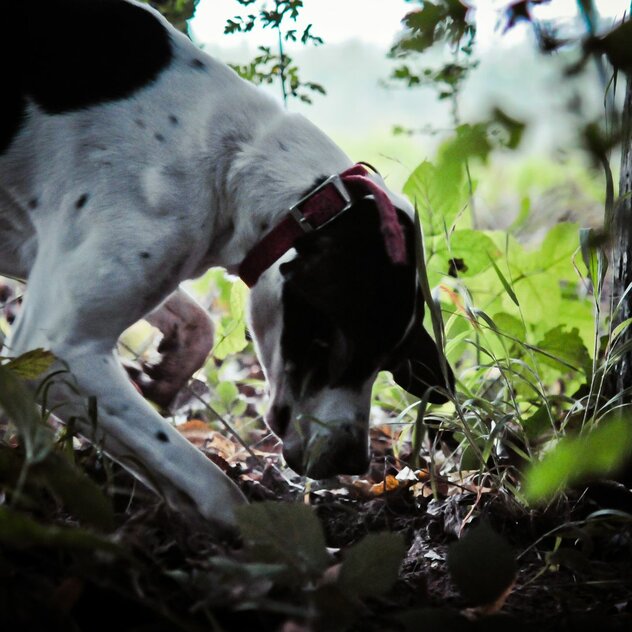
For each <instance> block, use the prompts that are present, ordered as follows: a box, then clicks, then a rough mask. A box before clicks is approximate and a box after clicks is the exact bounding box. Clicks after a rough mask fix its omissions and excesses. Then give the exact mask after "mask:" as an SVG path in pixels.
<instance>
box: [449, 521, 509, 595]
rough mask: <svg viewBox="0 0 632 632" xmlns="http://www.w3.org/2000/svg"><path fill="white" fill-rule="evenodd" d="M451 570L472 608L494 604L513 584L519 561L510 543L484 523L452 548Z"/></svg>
mask: <svg viewBox="0 0 632 632" xmlns="http://www.w3.org/2000/svg"><path fill="white" fill-rule="evenodd" d="M448 570H449V571H450V576H451V577H452V580H453V581H454V583H455V584H456V586H457V587H458V589H459V591H460V592H461V594H462V595H463V597H465V599H467V600H468V602H469V603H470V605H473V606H481V605H485V604H491V603H493V602H494V601H496V599H498V598H499V597H500V596H501V595H502V594H503V593H504V592H505V591H506V590H507V589H508V588H509V587H510V586H511V584H512V583H513V581H514V579H515V577H516V572H517V566H516V559H515V556H514V554H513V551H512V550H511V547H510V546H509V545H508V544H507V542H506V541H505V540H504V538H502V537H501V536H499V535H498V534H497V533H496V532H495V531H493V529H492V528H491V527H490V526H489V525H488V524H487V523H486V522H483V523H481V524H479V525H477V526H476V527H474V528H473V529H470V530H469V531H468V532H467V533H466V534H465V536H464V537H463V538H461V539H460V540H459V541H458V542H456V543H455V544H452V545H451V546H450V549H449V551H448Z"/></svg>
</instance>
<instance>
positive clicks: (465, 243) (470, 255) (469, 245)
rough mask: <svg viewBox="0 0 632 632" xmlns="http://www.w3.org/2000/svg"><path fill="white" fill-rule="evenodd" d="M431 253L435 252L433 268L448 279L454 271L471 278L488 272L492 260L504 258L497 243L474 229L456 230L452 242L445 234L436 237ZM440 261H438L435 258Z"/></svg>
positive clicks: (430, 263) (432, 261) (432, 258)
mask: <svg viewBox="0 0 632 632" xmlns="http://www.w3.org/2000/svg"><path fill="white" fill-rule="evenodd" d="M429 250H430V251H431V252H433V256H432V257H431V259H430V262H429V265H431V266H432V270H433V272H439V270H441V271H442V272H443V276H447V275H448V274H449V273H450V272H452V273H453V274H452V275H453V276H454V271H456V272H458V276H460V277H470V276H474V275H475V274H479V273H480V272H482V271H483V270H486V269H487V268H489V266H490V265H491V262H490V259H495V258H497V257H498V256H499V255H500V251H499V250H498V248H497V247H496V245H495V244H494V242H493V241H492V240H491V239H490V238H489V237H488V236H487V235H486V234H485V233H484V232H482V231H479V230H472V229H462V230H455V231H454V232H453V233H452V234H451V235H450V240H449V243H448V241H447V240H446V239H445V237H444V236H443V235H438V236H436V237H434V238H432V244H430V247H429ZM435 258H436V259H435Z"/></svg>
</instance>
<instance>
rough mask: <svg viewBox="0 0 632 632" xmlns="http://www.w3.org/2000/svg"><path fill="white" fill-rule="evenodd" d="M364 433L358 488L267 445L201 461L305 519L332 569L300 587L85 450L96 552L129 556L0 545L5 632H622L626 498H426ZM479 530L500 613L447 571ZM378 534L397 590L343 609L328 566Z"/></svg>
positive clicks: (424, 484) (483, 485) (43, 505)
mask: <svg viewBox="0 0 632 632" xmlns="http://www.w3.org/2000/svg"><path fill="white" fill-rule="evenodd" d="M206 428H207V430H206V431H205V430H204V427H203V426H201V425H200V423H199V422H197V423H193V424H191V422H189V424H188V426H187V425H185V427H184V430H183V431H184V432H189V433H193V431H194V430H195V433H197V434H196V435H195V442H197V443H198V444H199V445H202V446H204V445H206V446H207V447H208V446H209V445H215V446H216V447H217V445H219V443H218V440H219V436H220V435H218V433H217V432H216V431H214V430H209V429H208V427H206ZM204 432H206V433H207V434H206V436H205V435H204ZM372 432H373V435H372V439H373V441H372V443H373V446H374V451H375V458H374V461H373V464H372V468H371V473H370V475H369V476H368V477H365V478H362V479H358V478H356V479H353V478H351V477H347V478H342V479H336V480H335V481H328V482H327V483H326V484H316V483H313V482H312V483H311V486H306V485H305V481H304V480H302V479H299V478H297V477H295V476H293V475H292V473H291V472H290V471H289V470H285V469H283V467H282V464H281V460H280V457H279V456H278V454H277V453H276V448H275V447H274V446H273V445H272V444H271V443H270V441H269V440H268V443H269V445H267V444H266V441H265V440H263V441H260V442H259V447H258V449H257V450H256V451H255V453H254V455H248V456H245V457H244V456H238V455H239V446H237V445H234V446H233V447H234V449H235V452H234V453H233V455H232V457H233V458H231V459H230V460H231V461H232V464H229V461H228V460H225V459H224V458H223V457H222V456H220V455H218V452H217V450H210V449H209V450H207V453H208V455H209V458H212V459H213V460H214V461H215V462H216V463H218V464H219V465H220V466H221V467H223V468H224V469H225V471H226V472H227V474H229V476H231V477H232V478H233V479H234V480H236V481H237V482H238V483H239V485H240V486H241V488H242V489H243V491H244V492H245V494H246V495H247V496H248V497H249V499H250V500H251V501H252V502H253V503H254V502H260V501H268V502H269V501H275V502H279V503H284V504H287V503H293V504H309V505H310V506H311V507H313V511H314V513H315V514H316V516H317V517H318V520H319V521H320V524H321V526H322V529H323V531H324V533H325V539H326V544H327V546H328V547H330V549H329V555H330V562H329V566H330V568H329V569H327V571H325V573H324V574H323V577H322V578H321V579H319V580H317V581H316V582H315V583H314V582H311V583H310V582H309V581H306V582H303V583H302V584H300V583H299V584H296V585H292V584H288V583H287V582H277V581H276V580H274V579H273V580H271V579H270V576H266V575H265V573H263V574H260V575H257V574H256V573H254V574H252V569H253V568H254V567H247V566H245V565H247V563H248V561H249V558H248V547H245V546H244V542H243V541H242V540H241V539H240V538H239V536H238V535H236V534H232V535H230V534H229V535H228V536H227V535H223V536H219V535H217V534H214V533H213V531H212V530H211V529H209V526H208V525H205V524H202V523H200V522H198V521H196V520H193V519H192V518H191V517H190V516H185V515H183V514H180V513H176V512H173V511H172V510H170V509H168V508H167V507H166V506H165V504H164V503H162V502H161V501H160V500H158V499H157V498H156V496H155V495H153V494H152V493H150V492H148V491H146V490H145V489H144V488H142V487H141V486H140V485H138V484H137V483H136V482H135V481H134V480H133V479H132V478H131V477H130V476H129V475H128V474H127V473H126V472H125V471H124V470H122V469H120V468H119V467H118V466H116V465H115V464H113V463H110V462H109V461H107V460H104V457H102V456H101V455H99V454H98V453H97V452H96V451H95V450H94V449H93V448H90V447H85V448H83V449H82V450H80V451H79V452H77V453H76V459H77V461H78V462H79V463H80V464H81V465H82V467H83V468H84V469H85V470H86V471H88V472H89V473H90V475H91V477H92V478H93V479H94V480H96V481H98V482H99V484H101V485H103V486H104V487H105V488H107V490H108V494H109V495H110V497H111V498H112V501H113V505H114V511H115V521H116V528H115V529H114V531H113V533H112V534H111V535H110V536H108V540H110V541H114V542H115V543H116V544H117V545H119V546H120V547H121V548H122V550H123V551H125V553H124V555H111V554H108V553H106V552H104V551H100V550H96V549H94V550H90V549H89V548H88V549H81V548H77V547H76V546H74V545H71V546H65V545H61V546H60V545H59V542H52V541H51V542H50V543H47V540H46V538H40V539H39V540H37V541H35V542H33V540H32V539H30V540H29V538H25V541H24V542H22V541H20V538H19V537H17V538H16V537H14V538H13V540H11V538H10V537H7V535H6V534H3V533H1V532H0V613H1V614H0V623H2V626H1V629H3V630H13V629H15V630H17V629H20V630H46V631H53V630H89V631H98V630H106V629H107V630H112V629H118V630H139V631H140V630H143V631H145V630H226V631H232V630H235V631H241V630H258V631H262V632H263V631H267V630H279V631H282V632H300V631H306V630H339V629H340V630H343V629H348V630H362V631H365V630H367V631H372V630H420V631H422V630H423V631H424V632H426V631H428V630H434V629H437V630H439V629H440V630H443V631H445V630H457V631H458V630H461V629H463V630H479V629H480V630H483V629H484V630H486V631H488V630H495V629H503V630H505V629H507V627H508V626H511V628H512V629H517V630H536V629H537V630H549V629H550V630H577V629H589V627H588V626H590V628H595V629H599V630H623V629H626V630H628V629H632V628H630V623H632V599H631V597H632V523H631V521H630V514H632V493H631V492H630V490H629V489H627V488H625V487H623V486H622V485H619V484H616V483H612V482H601V483H599V484H593V485H590V486H586V487H584V488H582V489H577V490H574V491H572V492H571V493H569V494H568V495H567V496H565V497H564V498H563V499H560V500H558V501H556V503H554V504H552V505H550V506H549V507H546V508H542V509H538V510H537V511H536V510H527V509H526V508H524V507H523V506H521V505H520V504H519V503H518V502H517V501H516V500H514V499H513V497H512V496H511V495H510V494H508V493H507V492H505V491H503V490H495V489H493V488H491V487H490V486H488V485H487V483H488V482H489V481H488V480H486V479H484V478H483V479H480V478H479V476H478V474H477V473H468V474H466V475H462V476H461V477H460V478H459V479H458V481H455V480H452V481H450V480H448V479H441V478H437V479H435V481H434V494H433V493H432V490H431V485H430V477H428V476H427V471H425V470H423V468H422V469H421V470H418V471H417V474H415V475H412V474H411V472H412V471H413V470H404V474H406V472H408V478H409V479H410V480H407V481H397V479H395V478H392V477H393V475H395V474H398V473H400V479H402V478H406V476H402V475H401V472H402V470H403V469H404V467H405V466H404V463H403V462H402V461H401V460H400V459H396V458H395V457H394V456H393V444H392V441H391V440H390V439H389V436H388V433H389V430H388V428H387V427H385V428H382V429H380V428H377V429H374V430H373V431H372ZM190 438H191V437H190ZM223 439H224V437H223V436H222V440H223ZM376 446H378V447H379V449H378V450H375V447H376ZM5 448H6V446H5ZM7 449H8V448H7ZM224 451H230V444H226V443H225V444H224ZM404 452H405V449H404ZM399 453H400V454H401V453H402V448H401V445H400V446H399ZM389 476H390V478H389ZM388 488H390V489H391V490H390V491H387V489H388ZM28 514H29V515H30V516H32V517H34V518H35V519H36V520H37V522H38V523H40V524H45V525H49V528H53V527H52V525H55V526H57V527H64V526H73V527H74V526H76V525H77V520H76V518H75V517H73V516H72V515H70V514H69V513H68V512H67V511H66V510H64V508H63V506H62V505H60V503H59V502H58V500H56V499H55V498H51V497H50V496H47V495H46V494H42V497H41V498H40V502H39V503H38V504H37V505H34V506H31V507H29V509H28ZM482 521H485V522H486V523H487V524H489V525H490V526H491V528H492V529H493V531H494V532H495V533H497V534H499V535H500V536H501V537H502V538H503V539H504V541H505V542H507V543H508V544H509V546H510V547H511V550H512V551H513V555H514V557H517V573H516V574H515V581H514V582H513V583H512V582H511V581H509V582H507V584H508V585H507V586H505V587H504V589H503V590H502V591H501V592H505V593H507V594H508V596H507V597H506V600H503V599H502V598H499V599H495V600H492V602H491V603H486V604H481V603H478V604H475V603H472V599H471V597H470V599H469V600H468V598H467V596H464V595H463V594H462V592H463V591H460V590H459V589H458V588H457V586H456V585H455V582H454V580H453V579H452V578H451V574H450V572H449V569H448V564H447V558H448V552H449V550H450V547H451V545H453V544H454V543H455V542H456V541H457V540H458V538H459V537H460V536H462V535H463V533H467V531H468V530H469V529H471V528H472V527H473V526H474V525H475V524H477V523H481V522H482ZM384 531H387V532H393V533H399V534H401V536H402V537H403V540H404V542H405V549H406V554H405V556H404V559H403V562H402V563H401V566H400V570H399V576H398V578H397V580H396V581H395V582H394V583H393V584H392V585H391V586H390V587H388V590H386V591H385V592H383V593H381V594H379V595H377V594H376V595H368V596H366V597H362V598H357V599H351V600H349V599H346V598H344V599H342V598H341V595H340V594H338V593H337V592H336V589H335V586H336V583H335V581H334V582H333V583H332V582H331V578H332V577H334V579H335V574H336V572H337V569H339V562H340V560H341V559H343V558H344V557H345V553H346V552H347V551H348V550H349V547H351V546H352V545H354V544H355V543H357V542H358V541H361V540H362V539H363V538H365V537H366V536H367V534H370V533H376V532H384ZM288 546H289V544H288ZM493 557H494V556H493V555H491V557H490V559H489V566H490V569H491V573H492V575H494V573H495V572H496V571H495V570H494V559H493ZM218 561H219V562H221V564H220V565H219V566H218V564H219V562H218ZM370 561H371V560H370V559H369V560H367V563H369V566H370ZM485 566H487V558H485V559H484V560H483V562H482V563H481V562H478V563H476V564H473V567H472V569H471V570H472V573H473V574H472V580H471V581H472V583H473V584H475V583H476V582H477V581H479V580H478V579H477V572H478V570H477V567H485ZM229 567H230V568H231V569H232V570H230V572H228V571H227V568H229ZM246 567H247V568H249V569H250V570H248V572H247V573H246V572H245V571H244V568H246ZM490 569H487V570H488V572H489V570H490ZM367 572H368V571H367ZM248 573H251V574H248ZM378 577H379V575H378ZM328 582H329V583H328ZM457 583H458V582H457ZM465 589H466V590H465V592H468V591H467V586H465ZM498 597H500V595H498ZM350 604H351V607H350Z"/></svg>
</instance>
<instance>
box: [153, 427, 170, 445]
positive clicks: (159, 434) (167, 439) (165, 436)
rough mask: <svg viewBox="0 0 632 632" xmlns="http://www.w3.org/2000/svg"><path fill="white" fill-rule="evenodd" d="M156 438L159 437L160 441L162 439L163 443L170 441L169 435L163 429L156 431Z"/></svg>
mask: <svg viewBox="0 0 632 632" xmlns="http://www.w3.org/2000/svg"><path fill="white" fill-rule="evenodd" d="M156 439H158V441H162V442H163V443H169V437H168V436H167V435H166V433H164V432H163V431H162V430H161V431H160V432H157V433H156Z"/></svg>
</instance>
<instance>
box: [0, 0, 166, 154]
mask: <svg viewBox="0 0 632 632" xmlns="http://www.w3.org/2000/svg"><path fill="white" fill-rule="evenodd" d="M6 4H7V6H3V7H2V10H3V15H2V26H1V27H0V77H1V79H0V80H1V81H2V99H0V152H1V151H3V150H5V149H6V148H7V147H8V146H9V144H10V143H11V141H12V139H13V137H14V136H15V135H16V133H17V132H18V131H19V129H20V127H21V125H22V122H23V120H24V116H25V107H26V100H27V98H30V99H32V100H33V101H35V103H37V105H38V106H39V107H40V108H41V109H43V110H44V111H45V112H47V113H49V114H59V113H63V112H69V111H73V110H79V109H82V108H86V107H90V106H92V105H97V104H99V103H103V102H106V101H113V100H117V99H122V98H125V97H127V96H129V95H130V94H132V93H133V92H135V91H136V90H138V89H139V88H141V87H143V86H146V85H147V84H149V83H151V82H152V81H153V80H154V79H155V78H156V77H157V76H158V74H159V73H160V71H161V70H163V69H164V68H165V67H166V66H167V65H168V64H169V63H170V61H171V56H172V51H171V44H170V40H169V34H168V33H167V31H166V30H165V28H164V27H163V25H162V24H161V23H160V21H159V20H157V19H156V17H155V16H154V15H152V14H151V13H150V12H149V11H147V10H145V9H143V8H141V7H138V6H135V5H133V4H129V3H127V2H124V1H123V0H91V1H90V2H87V1H86V0H28V1H21V2H10V3H6Z"/></svg>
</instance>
